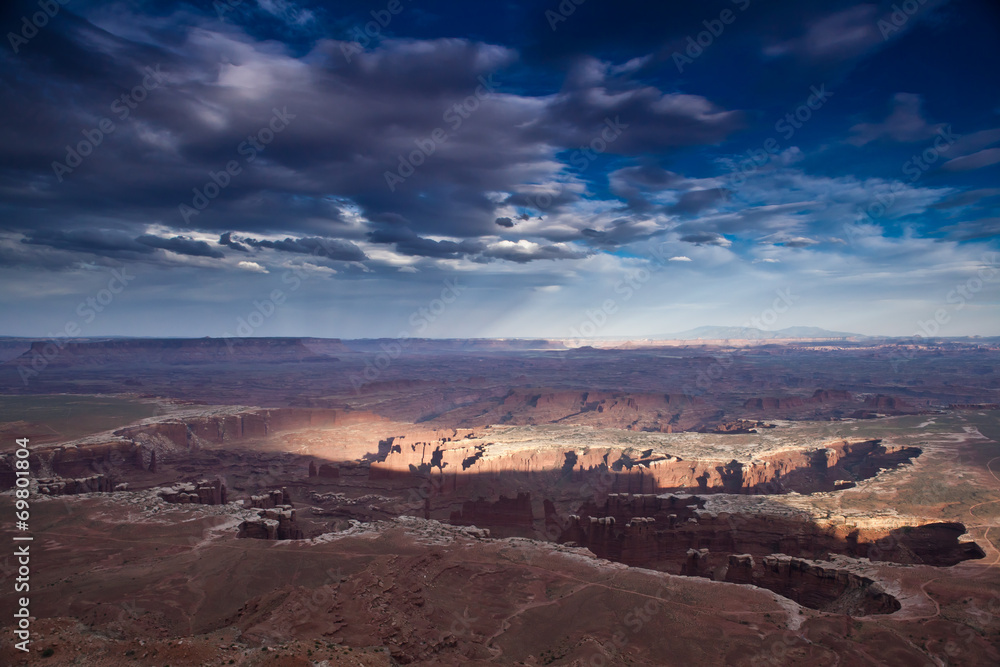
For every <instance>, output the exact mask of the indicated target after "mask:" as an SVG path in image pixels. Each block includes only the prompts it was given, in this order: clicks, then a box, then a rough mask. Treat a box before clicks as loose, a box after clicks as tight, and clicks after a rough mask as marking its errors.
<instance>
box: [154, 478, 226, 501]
mask: <svg viewBox="0 0 1000 667" xmlns="http://www.w3.org/2000/svg"><path fill="white" fill-rule="evenodd" d="M158 495H159V496H160V497H161V498H163V500H165V501H166V502H168V503H180V504H192V503H193V504H200V505H225V504H226V502H227V492H226V485H225V483H224V482H223V481H222V480H219V479H216V480H213V481H207V480H203V481H200V482H186V483H183V484H177V485H174V486H170V487H167V488H164V489H160V490H159V492H158Z"/></svg>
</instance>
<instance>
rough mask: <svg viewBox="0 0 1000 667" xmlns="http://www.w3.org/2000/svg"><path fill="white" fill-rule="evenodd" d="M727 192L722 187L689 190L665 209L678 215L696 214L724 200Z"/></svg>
mask: <svg viewBox="0 0 1000 667" xmlns="http://www.w3.org/2000/svg"><path fill="white" fill-rule="evenodd" d="M728 194H729V193H728V191H727V190H725V189H723V188H715V189H712V190H691V191H689V192H685V193H684V194H682V195H681V196H680V199H678V200H677V203H676V204H672V205H671V206H668V207H667V210H669V211H670V212H671V213H677V214H680V215H696V214H698V213H701V212H702V211H704V210H706V209H709V208H712V207H713V206H714V205H715V204H717V203H719V202H720V201H725V200H726V198H727V197H728Z"/></svg>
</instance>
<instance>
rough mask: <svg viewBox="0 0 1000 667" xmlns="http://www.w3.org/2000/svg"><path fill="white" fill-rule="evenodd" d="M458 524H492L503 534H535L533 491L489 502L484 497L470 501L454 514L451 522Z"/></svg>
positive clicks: (497, 533) (505, 535)
mask: <svg viewBox="0 0 1000 667" xmlns="http://www.w3.org/2000/svg"><path fill="white" fill-rule="evenodd" d="M448 523H451V524H453V525H456V526H489V527H490V529H491V530H492V531H493V533H494V534H496V535H498V536H500V537H511V536H523V537H528V536H530V535H531V532H530V530H526V529H530V528H531V527H532V525H533V523H534V516H533V514H532V509H531V494H529V493H519V494H517V498H506V497H504V496H500V499H499V500H497V501H494V502H489V501H486V500H483V499H479V500H467V501H465V502H463V503H462V509H461V510H459V511H455V512H452V513H451V517H450V519H449V521H448Z"/></svg>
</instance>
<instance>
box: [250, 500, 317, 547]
mask: <svg viewBox="0 0 1000 667" xmlns="http://www.w3.org/2000/svg"><path fill="white" fill-rule="evenodd" d="M237 537H245V538H254V539H259V540H301V539H303V538H304V537H305V533H304V532H303V531H302V529H301V528H300V527H299V524H298V521H297V519H296V514H295V510H294V509H293V508H292V507H291V506H289V505H279V506H277V507H271V508H268V509H262V510H261V511H260V513H259V515H258V516H257V518H253V519H247V520H245V521H244V522H243V523H241V524H240V528H239V533H238V534H237Z"/></svg>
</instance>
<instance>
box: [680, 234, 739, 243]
mask: <svg viewBox="0 0 1000 667" xmlns="http://www.w3.org/2000/svg"><path fill="white" fill-rule="evenodd" d="M680 240H681V241H683V242H684V243H692V244H694V245H715V246H722V247H727V246H729V245H731V243H732V242H731V241H729V239H727V238H726V237H725V236H722V235H721V234H715V233H713V232H696V233H693V234H684V235H683V236H681V237H680Z"/></svg>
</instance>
